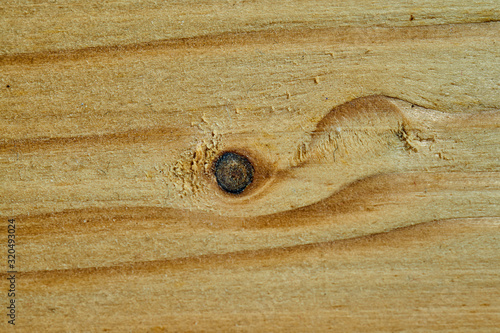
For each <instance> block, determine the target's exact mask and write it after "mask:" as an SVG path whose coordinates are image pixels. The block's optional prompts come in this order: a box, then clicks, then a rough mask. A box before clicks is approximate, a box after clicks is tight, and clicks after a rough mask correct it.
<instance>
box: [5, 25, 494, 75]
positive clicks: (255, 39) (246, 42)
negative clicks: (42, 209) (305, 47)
mask: <svg viewBox="0 0 500 333" xmlns="http://www.w3.org/2000/svg"><path fill="white" fill-rule="evenodd" d="M499 24H500V22H499V21H498V20H485V21H483V22H476V23H457V24H442V25H428V26H425V25H424V26H414V27H376V28H374V27H366V28H361V27H335V28H317V29H305V28H301V29H277V30H263V31H250V32H226V33H221V34H216V35H203V36H196V37H183V38H174V39H166V40H157V41H148V42H141V43H135V44H120V45H112V46H93V47H87V48H81V49H69V50H57V51H42V52H35V53H18V54H5V55H1V56H0V66H10V65H39V64H45V63H54V62H64V61H80V60H82V59H86V60H89V59H91V58H95V57H98V58H103V57H104V58H107V59H109V58H121V57H126V56H138V55H141V54H143V53H151V52H180V53H188V52H195V51H197V50H202V51H203V52H204V53H206V52H210V51H212V52H220V51H221V49H222V47H223V48H224V52H228V51H229V50H230V49H231V48H234V47H240V48H241V47H243V46H257V45H261V46H264V45H269V46H270V47H272V45H273V44H277V43H279V44H284V43H285V44H299V45H302V44H304V43H305V44H307V43H308V41H309V40H314V41H316V42H318V41H322V42H328V43H331V44H342V45H345V46H348V45H359V44H360V43H362V44H366V45H371V44H381V45H383V44H394V43H401V42H404V43H408V44H409V43H411V42H412V41H414V40H431V39H442V40H450V42H451V41H452V40H453V39H456V38H473V37H474V36H477V35H481V37H482V38H485V37H489V38H494V39H497V38H498V34H496V33H495V31H496V29H497V28H498V27H499V26H500V25H499ZM457 34H459V35H457Z"/></svg>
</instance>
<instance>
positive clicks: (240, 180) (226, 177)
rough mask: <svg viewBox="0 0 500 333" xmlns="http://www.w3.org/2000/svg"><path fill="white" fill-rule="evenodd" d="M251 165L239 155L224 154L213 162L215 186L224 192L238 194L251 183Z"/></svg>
mask: <svg viewBox="0 0 500 333" xmlns="http://www.w3.org/2000/svg"><path fill="white" fill-rule="evenodd" d="M253 171H254V170H253V166H252V163H250V161H249V160H248V158H246V157H245V156H242V155H240V154H236V153H232V152H226V153H224V154H222V155H221V156H220V157H219V159H217V161H216V162H215V167H214V172H215V178H216V179H217V184H219V186H220V188H222V189H223V190H224V191H226V192H229V193H233V194H238V193H241V192H243V191H244V190H245V188H246V187H247V186H248V185H250V184H251V183H252V181H253Z"/></svg>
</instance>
